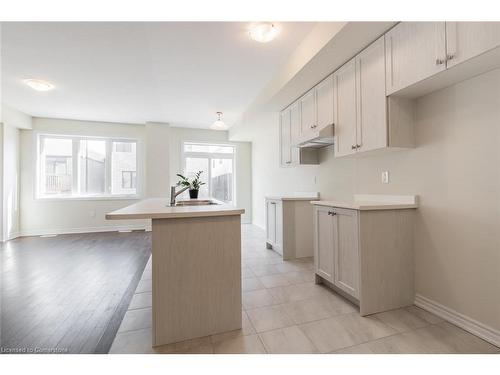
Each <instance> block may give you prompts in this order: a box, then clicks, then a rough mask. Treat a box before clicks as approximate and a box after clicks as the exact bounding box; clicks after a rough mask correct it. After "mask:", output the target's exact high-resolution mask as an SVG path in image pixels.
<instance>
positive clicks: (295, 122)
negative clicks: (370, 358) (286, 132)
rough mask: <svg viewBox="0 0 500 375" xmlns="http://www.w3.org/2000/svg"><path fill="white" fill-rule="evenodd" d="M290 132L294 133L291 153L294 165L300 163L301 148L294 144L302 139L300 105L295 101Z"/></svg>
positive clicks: (291, 113)
mask: <svg viewBox="0 0 500 375" xmlns="http://www.w3.org/2000/svg"><path fill="white" fill-rule="evenodd" d="M290 132H291V134H292V136H291V139H292V147H291V150H290V153H291V154H292V165H297V164H299V163H300V154H299V152H300V150H299V148H298V147H293V145H295V144H297V143H299V140H300V105H299V102H295V103H293V104H292V105H291V106H290Z"/></svg>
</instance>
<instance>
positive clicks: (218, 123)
mask: <svg viewBox="0 0 500 375" xmlns="http://www.w3.org/2000/svg"><path fill="white" fill-rule="evenodd" d="M210 129H212V130H227V125H226V124H225V123H224V121H222V112H217V120H215V122H214V123H213V124H212V125H211V126H210Z"/></svg>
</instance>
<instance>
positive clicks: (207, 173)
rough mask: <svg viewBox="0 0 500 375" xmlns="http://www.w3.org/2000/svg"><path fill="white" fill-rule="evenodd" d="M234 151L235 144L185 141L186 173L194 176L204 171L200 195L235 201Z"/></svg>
mask: <svg viewBox="0 0 500 375" xmlns="http://www.w3.org/2000/svg"><path fill="white" fill-rule="evenodd" d="M234 153H235V150H234V146H233V145H228V144H220V145H219V144H208V143H196V142H184V145H183V157H184V173H185V174H186V175H187V177H189V178H192V177H193V176H194V174H195V173H196V172H198V171H203V173H202V175H201V179H202V181H203V182H205V185H202V186H201V188H200V193H199V196H200V197H202V198H204V197H205V198H206V197H212V198H215V199H218V200H220V201H223V202H226V203H233V202H234Z"/></svg>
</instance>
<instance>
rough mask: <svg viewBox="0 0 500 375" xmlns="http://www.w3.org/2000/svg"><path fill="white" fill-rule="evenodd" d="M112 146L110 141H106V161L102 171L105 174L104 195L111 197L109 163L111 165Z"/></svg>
mask: <svg viewBox="0 0 500 375" xmlns="http://www.w3.org/2000/svg"><path fill="white" fill-rule="evenodd" d="M112 146H113V142H112V141H111V140H110V139H106V159H105V163H104V170H105V173H106V177H105V186H106V193H107V194H109V195H111V194H112V193H111V191H112V189H111V163H112V152H111V151H112V150H111V149H112Z"/></svg>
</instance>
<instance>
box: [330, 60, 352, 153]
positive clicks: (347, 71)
mask: <svg viewBox="0 0 500 375" xmlns="http://www.w3.org/2000/svg"><path fill="white" fill-rule="evenodd" d="M333 82H334V109H333V112H334V114H335V130H334V131H335V142H334V145H335V146H334V147H335V156H345V155H350V154H351V153H353V152H355V150H356V116H357V108H356V104H357V103H356V63H355V59H352V60H350V61H349V62H347V63H346V64H345V65H343V66H342V67H341V68H340V69H338V70H337V71H336V72H335V73H333Z"/></svg>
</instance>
